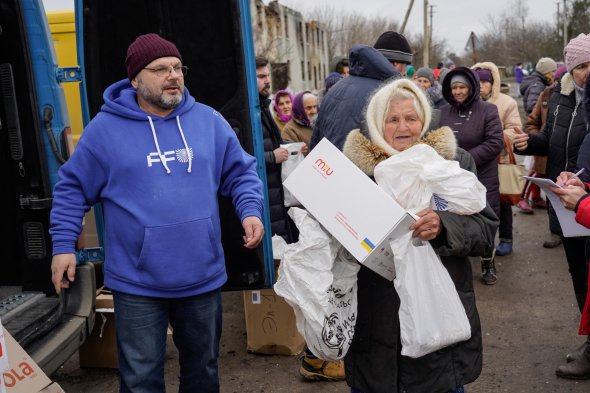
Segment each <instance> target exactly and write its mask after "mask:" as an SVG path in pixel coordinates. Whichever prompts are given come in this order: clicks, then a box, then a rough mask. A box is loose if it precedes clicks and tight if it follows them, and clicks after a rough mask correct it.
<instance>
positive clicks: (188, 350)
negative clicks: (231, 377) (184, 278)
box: [113, 290, 222, 393]
mask: <svg viewBox="0 0 590 393" xmlns="http://www.w3.org/2000/svg"><path fill="white" fill-rule="evenodd" d="M113 300H114V305H115V325H116V331H117V346H118V355H119V375H120V383H121V387H120V392H121V393H163V392H165V390H166V388H165V384H164V361H165V355H166V331H167V329H168V323H170V324H171V325H172V329H173V335H172V337H173V339H174V344H175V345H176V347H177V348H178V353H179V363H180V387H179V390H178V391H179V393H188V392H207V393H209V392H219V375H218V366H217V358H218V357H219V339H220V337H221V317H222V306H221V292H220V291H219V290H216V291H212V292H209V293H205V294H202V295H197V296H191V297H186V298H178V299H165V298H154V297H147V296H136V295H129V294H126V293H121V292H113Z"/></svg>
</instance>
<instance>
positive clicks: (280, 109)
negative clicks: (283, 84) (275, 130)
mask: <svg viewBox="0 0 590 393" xmlns="http://www.w3.org/2000/svg"><path fill="white" fill-rule="evenodd" d="M272 109H273V116H272V118H273V119H274V121H275V123H277V126H278V127H279V130H280V131H283V127H285V124H287V123H288V122H289V120H291V117H292V114H293V95H292V94H291V93H290V92H289V91H288V90H279V91H277V92H276V94H275V97H274V99H273V100H272Z"/></svg>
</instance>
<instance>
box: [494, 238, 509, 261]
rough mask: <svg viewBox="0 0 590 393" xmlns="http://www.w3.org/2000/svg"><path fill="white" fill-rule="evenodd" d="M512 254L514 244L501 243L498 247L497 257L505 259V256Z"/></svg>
mask: <svg viewBox="0 0 590 393" xmlns="http://www.w3.org/2000/svg"><path fill="white" fill-rule="evenodd" d="M511 252H512V243H511V242H502V241H501V242H500V243H499V244H498V245H497V246H496V255H497V256H499V257H503V256H504V255H508V254H510V253H511Z"/></svg>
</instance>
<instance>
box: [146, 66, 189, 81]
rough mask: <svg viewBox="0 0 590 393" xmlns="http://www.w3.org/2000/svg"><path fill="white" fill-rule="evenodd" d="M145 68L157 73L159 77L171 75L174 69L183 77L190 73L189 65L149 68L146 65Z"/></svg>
mask: <svg viewBox="0 0 590 393" xmlns="http://www.w3.org/2000/svg"><path fill="white" fill-rule="evenodd" d="M144 70H148V71H150V72H152V73H154V74H156V76H157V77H159V78H165V77H167V76H169V75H170V74H171V73H172V71H174V72H175V73H176V74H179V75H182V76H183V77H185V76H186V74H188V67H187V66H180V65H178V66H174V67H172V66H168V67H158V68H147V67H145V68H144Z"/></svg>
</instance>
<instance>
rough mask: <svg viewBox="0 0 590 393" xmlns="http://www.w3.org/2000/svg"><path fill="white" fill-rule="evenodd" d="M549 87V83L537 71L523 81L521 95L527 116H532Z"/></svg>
mask: <svg viewBox="0 0 590 393" xmlns="http://www.w3.org/2000/svg"><path fill="white" fill-rule="evenodd" d="M547 86H549V82H548V81H547V79H545V77H544V76H543V75H542V74H541V73H540V72H537V71H534V72H533V73H531V74H530V75H528V76H527V77H526V78H524V79H523V80H522V83H521V84H520V95H521V96H522V102H523V104H524V110H525V112H526V114H527V116H528V115H530V114H531V112H532V111H533V109H534V108H535V104H536V103H537V100H538V99H539V95H540V94H541V92H542V91H543V90H544V89H545V88H546V87H547Z"/></svg>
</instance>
